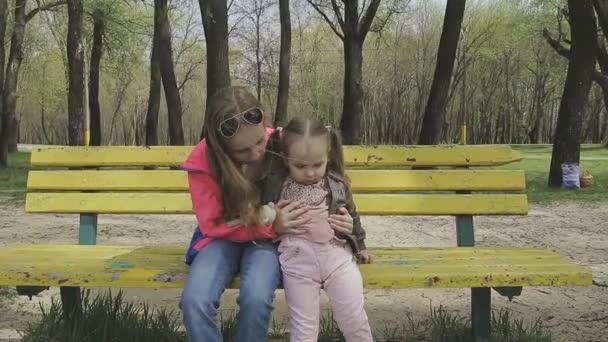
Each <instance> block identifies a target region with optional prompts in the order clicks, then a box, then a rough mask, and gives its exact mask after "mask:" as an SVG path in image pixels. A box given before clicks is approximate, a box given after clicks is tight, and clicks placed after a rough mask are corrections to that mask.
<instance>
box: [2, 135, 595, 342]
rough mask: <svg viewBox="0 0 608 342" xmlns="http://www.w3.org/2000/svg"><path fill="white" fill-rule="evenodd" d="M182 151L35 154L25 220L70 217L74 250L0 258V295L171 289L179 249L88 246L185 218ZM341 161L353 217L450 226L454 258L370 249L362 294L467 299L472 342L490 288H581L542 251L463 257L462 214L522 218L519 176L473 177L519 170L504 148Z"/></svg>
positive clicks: (467, 252) (585, 277)
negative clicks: (129, 229) (107, 232)
mask: <svg viewBox="0 0 608 342" xmlns="http://www.w3.org/2000/svg"><path fill="white" fill-rule="evenodd" d="M191 149H192V147H153V148H147V147H66V148H40V149H35V150H34V151H33V152H32V156H31V165H32V166H33V167H34V168H37V170H33V171H30V173H29V176H28V193H27V197H26V211H27V212H28V213H39V214H50V213H78V214H80V235H79V236H80V240H79V243H80V245H35V246H33V245H30V246H14V247H8V248H5V249H2V250H0V284H2V285H16V286H29V287H32V286H61V287H62V289H61V293H62V300H63V301H64V305H65V306H66V309H67V308H74V307H75V303H76V298H77V295H78V293H79V292H78V291H79V287H120V288H123V287H124V288H127V287H140V288H141V287H147V288H171V287H173V288H174V287H182V286H183V284H184V279H185V278H186V276H187V272H188V269H187V267H186V266H185V265H184V263H183V256H184V252H185V249H186V246H177V247H176V246H101V245H95V244H96V235H97V214H110V213H111V214H191V213H192V206H191V202H190V196H189V193H188V185H187V181H186V175H185V173H184V172H183V171H180V170H176V169H175V167H177V166H178V165H179V164H180V163H181V162H182V161H183V160H185V158H186V157H187V155H188V154H189V152H190V151H191ZM345 158H346V163H347V168H348V175H349V177H350V178H351V180H352V187H353V192H354V194H355V195H354V198H355V202H356V204H357V207H358V210H359V213H360V214H362V215H454V216H455V218H456V228H457V229H456V234H457V235H456V237H457V245H458V247H446V248H425V247H410V248H372V251H373V253H374V254H375V255H376V256H377V260H376V262H375V263H374V264H371V265H362V266H361V271H362V273H363V278H364V284H365V287H366V288H370V289H387V288H391V289H405V288H471V297H472V299H471V308H472V325H473V333H474V336H475V338H477V339H480V340H483V339H485V338H488V336H489V334H490V317H491V296H490V295H491V288H495V289H496V290H497V291H498V292H500V293H501V294H503V295H507V296H514V295H519V293H521V288H522V287H524V286H575V285H591V282H592V275H591V272H590V271H588V270H587V269H585V268H583V267H580V266H577V265H575V264H573V263H571V262H568V261H566V260H564V259H562V258H561V257H560V256H559V255H558V254H556V253H554V252H551V251H548V250H543V249H534V248H516V247H515V248H491V247H474V245H475V239H474V230H473V216H474V215H526V214H527V212H528V202H527V196H526V194H525V187H526V185H525V174H524V172H523V171H511V170H496V169H488V168H482V167H485V166H497V165H502V164H507V163H510V162H514V161H517V160H520V159H521V155H519V154H518V153H517V152H515V151H513V150H512V149H511V148H510V147H508V146H418V147H413V146H382V147H365V146H347V147H345ZM411 167H417V168H416V169H414V170H413V169H411ZM418 167H419V168H418ZM471 167H474V169H471ZM420 168H422V169H420ZM402 228H406V227H396V228H395V229H402ZM496 233H497V234H499V233H500V232H499V231H497V232H496ZM232 286H233V287H237V286H238V279H237V280H235V282H234V283H233V284H232Z"/></svg>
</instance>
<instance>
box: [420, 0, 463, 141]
mask: <svg viewBox="0 0 608 342" xmlns="http://www.w3.org/2000/svg"><path fill="white" fill-rule="evenodd" d="M465 4H466V0H448V2H447V5H446V7H445V16H444V19H443V29H442V31H441V38H440V40H439V49H438V51H437V62H436V65H435V75H434V76H433V83H432V84H431V92H430V93H429V98H428V100H427V103H426V109H425V110H424V119H423V120H422V128H421V132H420V138H419V139H418V143H419V144H421V145H433V144H437V143H439V140H440V139H441V129H442V127H443V120H444V117H445V109H446V106H447V104H448V95H449V91H450V84H451V82H452V72H453V69H454V61H455V60H456V51H457V49H458V41H459V40H460V31H461V27H462V19H463V17H464V9H465Z"/></svg>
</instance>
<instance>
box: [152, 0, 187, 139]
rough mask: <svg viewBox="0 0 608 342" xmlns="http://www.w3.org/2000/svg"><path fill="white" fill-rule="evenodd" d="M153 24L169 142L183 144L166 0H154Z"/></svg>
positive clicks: (179, 100)
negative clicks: (165, 103)
mask: <svg viewBox="0 0 608 342" xmlns="http://www.w3.org/2000/svg"><path fill="white" fill-rule="evenodd" d="M154 24H155V25H158V27H159V33H160V35H159V37H158V38H159V44H160V46H161V47H162V48H161V49H159V51H158V52H159V59H160V74H161V78H162V82H163V89H164V90H165V99H166V101H167V116H168V119H169V144H170V145H174V146H178V145H184V129H183V127H182V101H181V99H180V95H179V89H178V88H177V80H176V78H175V69H174V67H173V50H172V48H171V26H170V25H169V13H168V9H167V0H154Z"/></svg>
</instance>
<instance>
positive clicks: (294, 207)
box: [273, 200, 311, 235]
mask: <svg viewBox="0 0 608 342" xmlns="http://www.w3.org/2000/svg"><path fill="white" fill-rule="evenodd" d="M302 204H304V201H295V202H289V201H286V200H280V201H279V203H277V204H276V205H275V209H276V213H277V216H276V219H275V220H274V226H273V228H274V231H275V232H277V234H281V235H282V234H293V235H300V234H304V233H306V230H304V229H302V228H300V227H301V226H302V225H304V224H305V223H307V222H308V221H310V219H311V217H310V216H309V215H308V208H307V207H302Z"/></svg>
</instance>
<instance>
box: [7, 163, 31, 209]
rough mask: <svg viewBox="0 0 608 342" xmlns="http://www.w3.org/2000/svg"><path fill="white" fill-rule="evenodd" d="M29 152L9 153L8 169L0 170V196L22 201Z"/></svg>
mask: <svg viewBox="0 0 608 342" xmlns="http://www.w3.org/2000/svg"><path fill="white" fill-rule="evenodd" d="M29 164H30V154H29V153H9V155H8V169H5V170H0V197H4V198H9V199H13V200H18V201H22V200H23V199H24V198H25V189H26V184H27V172H28V170H29Z"/></svg>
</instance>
